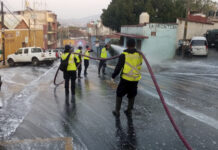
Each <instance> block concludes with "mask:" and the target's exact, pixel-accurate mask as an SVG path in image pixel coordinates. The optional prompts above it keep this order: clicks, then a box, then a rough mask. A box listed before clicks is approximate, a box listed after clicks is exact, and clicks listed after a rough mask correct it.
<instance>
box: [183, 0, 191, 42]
mask: <svg viewBox="0 0 218 150" xmlns="http://www.w3.org/2000/svg"><path fill="white" fill-rule="evenodd" d="M186 3H187V7H186V19H185V26H184V35H183V40H184V41H185V40H186V38H187V30H188V17H189V13H190V0H187V2H186Z"/></svg>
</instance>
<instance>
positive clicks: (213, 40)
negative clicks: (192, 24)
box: [205, 29, 218, 48]
mask: <svg viewBox="0 0 218 150" xmlns="http://www.w3.org/2000/svg"><path fill="white" fill-rule="evenodd" d="M205 36H206V39H207V42H208V46H209V47H214V46H215V47H216V48H218V29H214V30H208V31H207V33H206V35H205Z"/></svg>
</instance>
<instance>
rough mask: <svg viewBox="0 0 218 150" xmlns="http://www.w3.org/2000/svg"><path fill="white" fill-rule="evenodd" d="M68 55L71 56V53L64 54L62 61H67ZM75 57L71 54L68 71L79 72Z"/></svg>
mask: <svg viewBox="0 0 218 150" xmlns="http://www.w3.org/2000/svg"><path fill="white" fill-rule="evenodd" d="M68 55H69V53H63V54H62V55H61V59H62V60H65V59H67V56H68ZM74 57H75V56H74V55H73V54H71V56H70V58H69V61H68V66H67V71H76V70H77V67H76V63H75V62H74Z"/></svg>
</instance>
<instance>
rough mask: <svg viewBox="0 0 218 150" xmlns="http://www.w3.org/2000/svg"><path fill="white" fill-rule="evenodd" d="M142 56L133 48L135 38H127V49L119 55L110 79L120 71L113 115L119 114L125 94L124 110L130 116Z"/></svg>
mask: <svg viewBox="0 0 218 150" xmlns="http://www.w3.org/2000/svg"><path fill="white" fill-rule="evenodd" d="M141 67H142V56H141V55H140V54H139V53H138V52H137V50H136V49H135V40H134V39H129V40H128V41H127V50H124V52H123V53H122V54H121V55H120V57H119V61H118V64H117V66H116V68H115V70H114V73H113V74H112V81H113V82H114V79H115V77H116V76H117V75H118V74H119V73H120V72H121V79H120V83H119V85H118V88H117V91H116V94H117V97H116V107H115V110H114V111H113V115H114V116H116V117H119V116H120V108H121V103H122V97H123V96H125V95H126V94H127V97H128V107H127V110H125V111H124V112H125V114H126V115H127V116H131V112H132V109H133V106H134V102H135V97H136V95H137V88H138V82H139V80H140V79H141V73H140V70H141Z"/></svg>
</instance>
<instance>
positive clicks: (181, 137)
mask: <svg viewBox="0 0 218 150" xmlns="http://www.w3.org/2000/svg"><path fill="white" fill-rule="evenodd" d="M138 53H140V54H141V55H142V57H143V59H144V61H145V63H146V65H147V67H148V71H149V73H150V75H151V78H152V80H153V82H154V85H155V87H156V90H157V93H158V95H159V97H160V100H161V102H162V104H163V107H164V109H165V111H166V113H167V116H168V118H169V119H170V122H171V123H172V125H173V127H174V129H175V130H176V133H177V134H178V136H179V138H180V139H181V140H182V142H183V144H184V145H185V147H186V148H187V149H188V150H192V148H191V146H190V145H189V143H188V142H187V141H186V139H185V138H184V137H183V135H182V133H181V132H180V130H179V128H178V127H177V125H176V123H175V121H174V119H173V117H172V115H171V113H170V110H169V109H168V107H167V104H166V102H165V100H164V97H163V95H162V93H161V90H160V87H159V85H158V83H157V80H156V78H155V76H154V73H153V71H152V69H151V66H150V64H149V62H148V60H147V59H146V57H145V55H144V54H143V53H142V52H140V51H138Z"/></svg>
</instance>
